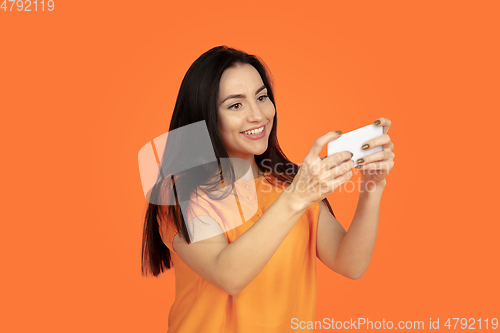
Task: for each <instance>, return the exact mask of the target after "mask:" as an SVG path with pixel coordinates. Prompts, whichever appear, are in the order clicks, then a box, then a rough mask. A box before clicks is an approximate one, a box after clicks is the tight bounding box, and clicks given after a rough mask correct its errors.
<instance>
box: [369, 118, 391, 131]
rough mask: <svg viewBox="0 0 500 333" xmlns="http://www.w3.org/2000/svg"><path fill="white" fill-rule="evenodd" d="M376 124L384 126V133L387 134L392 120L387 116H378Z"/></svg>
mask: <svg viewBox="0 0 500 333" xmlns="http://www.w3.org/2000/svg"><path fill="white" fill-rule="evenodd" d="M373 123H374V124H375V125H376V126H382V128H383V129H382V131H383V134H387V132H388V131H389V128H390V127H391V121H390V120H389V119H387V118H383V117H382V118H378V119H377V120H375V121H374V122H373Z"/></svg>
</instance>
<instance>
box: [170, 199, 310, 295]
mask: <svg viewBox="0 0 500 333" xmlns="http://www.w3.org/2000/svg"><path fill="white" fill-rule="evenodd" d="M305 210H306V208H301V207H297V205H294V202H293V201H292V200H290V198H289V197H288V193H287V192H282V193H281V194H280V195H279V196H278V198H277V199H276V201H275V202H274V203H273V204H272V205H271V206H270V207H269V208H268V209H267V210H266V211H265V212H264V214H262V216H261V217H260V218H259V219H258V220H257V221H256V222H255V223H254V224H253V225H252V227H250V228H249V229H248V230H247V231H245V232H244V233H243V234H242V235H240V236H239V237H238V238H236V240H235V241H234V242H232V243H231V244H228V242H227V239H226V237H225V236H224V234H223V233H222V229H221V230H220V234H219V235H217V236H214V237H211V238H208V239H205V240H200V241H197V242H194V243H191V244H187V242H186V241H185V240H184V238H182V237H180V234H177V235H175V237H174V240H173V247H174V251H176V252H177V254H178V255H179V257H180V258H181V259H182V260H183V261H184V262H185V263H186V265H188V266H189V267H190V268H191V269H192V270H194V271H195V272H196V273H198V274H199V275H200V276H202V277H203V278H204V279H205V280H207V281H208V282H210V283H212V284H213V285H215V286H217V287H219V288H221V289H223V290H225V291H226V292H227V293H228V294H230V295H236V294H238V293H239V292H240V291H241V290H243V288H245V287H246V286H247V285H248V284H249V283H250V282H251V281H252V280H253V279H254V278H255V277H256V276H257V275H258V274H259V273H260V271H262V269H263V268H264V267H265V265H266V264H267V262H268V261H269V260H270V259H271V257H272V256H273V254H274V253H275V252H276V250H277V249H278V247H279V245H280V244H281V243H282V242H283V240H284V239H285V237H286V235H288V233H289V232H290V230H292V228H293V226H294V225H295V223H296V222H297V220H298V219H299V217H300V216H301V215H302V213H303V212H304V211H305ZM204 218H206V219H205V221H206V222H208V221H209V220H211V223H212V224H213V225H217V222H216V221H215V220H213V219H212V218H210V217H204ZM219 228H220V227H219Z"/></svg>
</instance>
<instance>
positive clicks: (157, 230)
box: [142, 46, 395, 333]
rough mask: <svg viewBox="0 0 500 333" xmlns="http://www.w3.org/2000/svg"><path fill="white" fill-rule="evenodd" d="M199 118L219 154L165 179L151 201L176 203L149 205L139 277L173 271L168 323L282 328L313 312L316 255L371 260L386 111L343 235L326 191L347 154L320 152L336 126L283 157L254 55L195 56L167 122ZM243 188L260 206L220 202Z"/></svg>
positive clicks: (329, 262) (346, 270) (387, 150)
mask: <svg viewBox="0 0 500 333" xmlns="http://www.w3.org/2000/svg"><path fill="white" fill-rule="evenodd" d="M198 121H204V123H205V124H206V128H207V129H208V135H209V137H210V140H211V143H212V146H213V150H214V153H215V156H216V158H217V162H214V163H208V164H206V165H202V166H199V167H195V168H190V169H189V170H187V171H183V172H179V173H178V174H175V175H173V176H172V175H169V176H167V177H165V178H160V179H159V180H158V182H157V184H156V186H155V187H154V188H153V189H152V191H151V198H152V200H150V202H155V201H154V199H155V198H156V199H158V198H161V197H162V196H165V195H166V193H173V195H174V196H175V198H173V199H172V201H170V202H172V203H175V204H172V205H162V204H153V203H150V204H149V206H148V210H147V213H146V219H145V225H144V234H143V243H142V245H143V251H142V272H143V274H146V273H147V272H148V271H151V272H152V273H153V275H154V276H157V275H159V274H160V273H161V272H163V271H164V269H170V268H171V267H172V266H171V265H172V264H173V267H174V268H175V280H176V293H175V302H174V304H173V306H172V308H171V310H170V314H169V318H168V327H169V330H168V332H176V333H192V332H210V333H212V332H233V333H234V332H237V333H245V332H252V333H254V332H289V331H292V327H294V328H297V323H300V322H307V321H314V315H315V307H316V257H318V258H319V259H320V260H321V261H322V262H323V263H324V264H325V265H326V266H327V267H329V268H330V269H332V270H333V271H335V272H337V273H339V274H341V275H343V276H346V277H348V278H351V279H357V278H359V277H360V276H361V275H362V274H363V273H364V272H365V270H366V269H367V267H368V264H369V262H370V259H371V256H372V252H373V248H374V245H375V239H376V234H377V227H378V215H379V207H380V199H381V196H382V192H383V190H384V188H385V185H386V180H385V177H386V175H387V173H388V172H389V171H390V170H391V169H392V168H393V166H394V161H393V159H394V156H395V155H394V153H393V152H392V150H393V148H394V144H393V143H392V142H391V140H390V137H389V136H388V135H387V131H388V130H389V127H390V125H391V122H390V120H389V119H386V118H379V119H378V120H377V121H375V125H377V126H383V133H384V134H383V135H382V136H380V137H377V138H375V139H373V140H370V141H368V142H366V144H368V147H366V146H365V148H366V149H372V148H373V147H376V146H382V148H383V150H382V151H380V152H377V153H374V154H371V155H368V156H366V157H364V161H361V162H359V163H361V165H362V166H361V168H360V171H361V189H360V196H359V201H358V206H357V209H356V212H355V215H354V218H353V221H352V223H351V225H350V227H349V230H348V231H347V232H346V231H345V230H344V228H343V227H342V226H341V225H340V224H339V222H338V221H337V220H336V219H335V215H334V214H333V211H332V209H331V207H330V205H329V203H328V200H327V199H326V196H328V195H329V194H330V193H332V192H333V191H334V190H335V189H336V188H337V187H339V186H340V185H341V184H343V183H345V182H347V181H349V180H350V179H351V177H352V175H353V173H352V170H351V168H353V167H354V161H353V160H352V159H351V157H352V154H351V153H350V152H348V151H345V152H340V153H336V154H333V155H331V156H328V157H326V158H320V157H319V156H318V155H319V153H320V152H321V150H322V149H323V147H324V146H325V145H326V144H328V142H331V141H333V140H335V139H337V138H339V137H340V135H341V133H340V131H335V132H329V133H327V134H325V135H323V136H321V137H319V138H318V139H317V140H316V141H315V142H314V144H313V145H312V148H311V150H310V151H309V153H308V154H307V155H306V156H305V157H304V159H303V161H302V162H303V163H302V164H301V165H300V168H299V166H297V165H296V164H294V163H292V162H291V161H289V160H288V159H287V157H286V156H285V154H284V153H283V152H282V150H281V148H280V146H279V144H278V138H277V125H278V122H277V121H278V117H277V111H276V103H275V100H274V95H273V90H272V85H271V82H270V73H269V71H268V70H267V69H266V67H264V65H263V62H262V61H260V60H259V58H258V57H257V56H254V55H249V54H247V53H244V52H242V51H239V50H235V49H232V48H228V47H226V46H219V47H214V48H212V49H210V50H209V51H207V52H205V53H204V54H202V55H201V56H200V57H199V58H198V59H197V60H196V61H195V62H194V63H193V64H192V65H191V67H190V68H189V70H188V71H187V73H186V75H185V77H184V79H183V81H182V84H181V87H180V90H179V95H178V98H177V102H176V104H175V109H174V112H173V115H172V121H171V123H170V128H169V131H173V130H175V129H179V128H181V127H183V126H186V125H190V124H193V123H195V122H198ZM195 139H196V137H195V138H194V139H193V140H195ZM179 144H180V141H179V142H177V145H176V146H175V147H174V145H172V144H169V142H168V140H167V145H166V148H165V151H164V154H163V159H162V163H163V164H169V163H170V164H171V165H172V164H176V165H183V161H184V159H186V158H187V155H188V154H187V153H186V151H183V149H179V148H178V145H179ZM174 148H175V149H174ZM232 159H241V160H244V161H246V162H248V164H249V165H250V168H249V169H248V170H249V172H250V173H251V177H250V178H242V177H241V174H242V173H241V172H239V171H240V170H238V171H235V164H234V163H232V162H231V161H232ZM339 163H341V164H339ZM337 164H339V165H338V166H335V165H337ZM334 166H335V167H334ZM264 171H266V173H265V174H264V173H263V172H264ZM162 177H163V175H162ZM221 178H222V180H221ZM228 185H229V186H228ZM237 185H239V187H238V186H237ZM242 188H243V189H249V188H251V189H252V191H254V192H255V193H256V197H252V193H251V191H247V192H245V191H241V189H242ZM236 189H238V190H236ZM270 189H271V190H270ZM224 190H227V191H224ZM221 191H222V192H224V193H223V195H222V196H218V197H217V198H213V197H212V196H211V194H214V193H216V192H217V193H220V192H221ZM203 194H207V195H203ZM247 195H248V198H249V199H248V200H249V201H251V200H252V199H253V200H254V202H255V203H256V205H257V207H256V208H257V212H256V213H255V215H253V216H252V217H251V218H250V219H249V220H248V219H245V218H243V216H241V215H240V216H237V215H235V214H233V213H229V211H228V209H225V208H224V207H226V206H224V203H225V202H226V201H225V200H228V199H229V200H233V201H235V202H237V203H238V204H239V207H240V208H241V209H242V210H243V208H242V207H243V206H244V204H245V202H244V201H245V196H247ZM157 202H160V201H157ZM165 202H168V201H165ZM186 202H188V204H187V206H186ZM240 218H241V219H242V221H240V222H239V223H235V220H237V219H240ZM207 230H208V232H207ZM200 234H202V235H205V237H201V238H198V239H196V241H193V239H191V238H193V237H195V235H200ZM206 235H210V237H207V236H206ZM294 323H295V326H294ZM300 328H305V326H302V327H300ZM304 331H312V329H306V330H304Z"/></svg>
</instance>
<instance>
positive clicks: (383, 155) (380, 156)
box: [356, 150, 395, 165]
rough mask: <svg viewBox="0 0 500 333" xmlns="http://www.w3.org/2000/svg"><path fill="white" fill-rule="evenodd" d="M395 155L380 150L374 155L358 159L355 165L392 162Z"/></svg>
mask: <svg viewBox="0 0 500 333" xmlns="http://www.w3.org/2000/svg"><path fill="white" fill-rule="evenodd" d="M394 156H395V154H394V153H393V152H391V151H387V150H382V151H378V152H376V153H373V154H370V155H366V156H365V157H362V158H358V159H357V160H356V163H357V164H358V165H359V164H368V163H372V162H378V161H386V160H392V159H394Z"/></svg>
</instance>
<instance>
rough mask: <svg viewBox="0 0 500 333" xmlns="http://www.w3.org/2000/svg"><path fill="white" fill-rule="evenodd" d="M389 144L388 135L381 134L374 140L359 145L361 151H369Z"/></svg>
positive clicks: (389, 138)
mask: <svg viewBox="0 0 500 333" xmlns="http://www.w3.org/2000/svg"><path fill="white" fill-rule="evenodd" d="M390 142H391V137H390V136H389V134H382V135H381V136H378V137H376V138H374V139H371V140H368V141H366V142H364V143H363V144H362V145H361V149H363V150H370V149H373V148H375V147H378V146H380V145H388V144H390Z"/></svg>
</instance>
